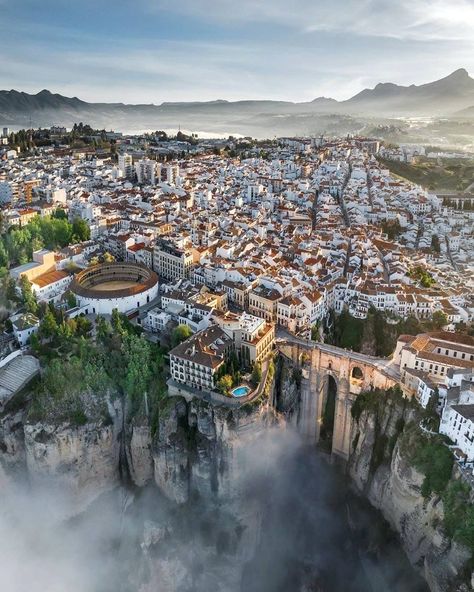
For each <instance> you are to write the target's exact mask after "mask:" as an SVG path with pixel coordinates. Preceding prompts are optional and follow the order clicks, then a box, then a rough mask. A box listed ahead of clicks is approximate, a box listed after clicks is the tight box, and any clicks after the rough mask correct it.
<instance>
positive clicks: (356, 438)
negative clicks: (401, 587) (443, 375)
mask: <svg viewBox="0 0 474 592" xmlns="http://www.w3.org/2000/svg"><path fill="white" fill-rule="evenodd" d="M418 421H419V415H418V412H417V410H416V409H415V408H414V406H413V405H410V404H406V403H400V401H398V402H393V401H388V402H387V403H386V404H385V405H384V407H383V411H382V412H380V408H379V410H377V411H375V410H374V409H368V410H364V411H362V413H361V414H360V416H359V417H358V418H357V420H356V421H354V423H353V428H352V435H351V437H352V451H351V456H350V460H349V464H348V471H349V474H350V476H351V477H352V479H353V481H354V483H355V485H356V487H357V489H358V490H359V491H360V492H362V493H363V494H364V495H365V496H366V497H367V498H368V499H369V501H370V502H371V503H372V505H373V506H375V507H376V508H377V509H379V510H380V511H381V512H382V514H383V515H384V517H385V518H386V520H387V521H388V522H389V523H390V525H391V526H392V527H393V528H394V530H395V531H396V532H398V533H399V535H400V539H401V541H402V544H403V546H404V548H405V551H406V553H407V555H408V558H409V559H410V561H411V562H412V563H413V564H414V565H415V566H417V567H418V568H419V569H420V571H421V572H422V574H423V575H424V577H425V579H426V580H427V582H428V584H429V586H430V589H431V590H432V591H434V592H448V591H449V592H452V591H454V590H467V589H470V588H465V587H464V586H466V580H467V579H468V570H467V569H466V563H467V562H468V560H469V557H470V553H469V552H468V550H467V549H466V548H464V547H462V546H461V545H458V544H456V543H454V542H453V541H451V540H450V539H449V537H447V536H446V534H445V532H444V531H443V527H442V520H443V502H442V500H441V498H440V496H437V495H433V494H432V495H430V496H429V497H427V498H425V497H423V495H422V492H421V486H422V483H423V479H424V476H423V475H422V474H421V473H420V472H418V471H417V470H416V469H415V468H414V467H413V466H412V464H410V462H409V460H408V459H407V457H406V454H404V451H403V446H402V437H401V436H403V432H404V430H405V429H406V427H405V426H407V425H409V424H411V425H413V422H418ZM463 581H464V583H463Z"/></svg>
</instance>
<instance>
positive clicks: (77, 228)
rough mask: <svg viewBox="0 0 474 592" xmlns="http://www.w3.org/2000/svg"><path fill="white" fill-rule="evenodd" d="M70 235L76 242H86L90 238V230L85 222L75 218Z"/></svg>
mask: <svg viewBox="0 0 474 592" xmlns="http://www.w3.org/2000/svg"><path fill="white" fill-rule="evenodd" d="M72 235H73V237H76V238H77V241H78V242H82V241H86V240H89V239H90V237H91V229H90V228H89V225H88V224H87V222H86V221H85V220H82V219H81V218H76V219H75V220H74V222H73V223H72Z"/></svg>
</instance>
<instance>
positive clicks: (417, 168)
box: [379, 157, 474, 191]
mask: <svg viewBox="0 0 474 592" xmlns="http://www.w3.org/2000/svg"><path fill="white" fill-rule="evenodd" d="M379 160H380V162H381V163H382V164H383V165H384V166H386V167H387V168H388V169H389V171H390V172H391V173H393V174H395V175H398V176H399V177H403V178H404V179H408V180H409V181H411V182H412V183H416V184H418V185H422V186H423V187H426V188H427V189H430V190H433V191H436V190H442V189H445V190H448V191H464V190H465V189H467V188H468V187H469V185H471V183H474V159H461V158H459V159H456V158H449V159H448V158H442V159H436V158H422V157H420V158H419V159H418V161H417V162H416V163H414V164H409V163H406V162H399V161H395V160H386V159H382V158H381V159H379Z"/></svg>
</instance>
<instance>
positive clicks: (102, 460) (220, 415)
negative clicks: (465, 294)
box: [0, 354, 470, 592]
mask: <svg viewBox="0 0 474 592" xmlns="http://www.w3.org/2000/svg"><path fill="white" fill-rule="evenodd" d="M305 363H306V361H305V360H302V359H301V356H299V355H297V356H296V357H295V360H293V359H290V357H289V356H287V355H284V354H279V355H278V356H277V358H276V361H275V366H276V371H275V374H274V376H271V377H270V378H269V388H268V389H266V392H265V394H264V395H263V396H262V397H261V398H260V399H259V400H257V401H253V402H251V403H245V404H243V405H242V406H240V407H238V408H233V407H226V406H225V405H215V404H211V403H209V402H206V401H203V400H200V399H199V398H197V397H195V398H193V399H192V400H188V401H187V400H186V399H184V398H182V397H167V398H165V399H164V402H163V404H162V405H161V406H160V412H159V416H158V420H157V422H156V423H153V422H150V421H148V419H147V418H139V417H137V416H133V415H132V414H131V413H130V408H129V407H130V406H129V403H128V402H127V401H126V400H124V399H123V398H121V397H120V396H117V394H116V393H111V392H109V393H108V394H107V396H106V397H105V404H106V405H107V413H105V414H104V408H103V405H104V401H100V404H97V405H96V406H94V405H92V406H88V407H87V408H86V415H87V421H85V422H80V423H81V425H74V424H72V423H71V422H64V421H52V420H47V419H44V418H43V419H42V420H41V421H37V420H36V418H35V417H34V416H32V415H31V414H30V413H29V411H28V406H29V392H28V387H27V389H25V391H23V392H21V393H19V394H18V395H17V396H16V397H15V398H14V399H12V400H11V401H10V402H9V403H8V404H7V405H6V407H5V408H4V409H3V412H2V414H1V420H0V421H1V423H0V451H1V457H0V458H1V468H0V478H1V486H2V490H3V491H4V492H5V496H4V499H5V504H4V511H3V512H2V514H1V518H0V520H1V522H0V535H1V536H0V540H1V541H2V542H1V543H0V552H2V554H3V555H4V557H7V558H10V560H11V561H7V562H6V565H10V568H9V569H8V570H7V573H6V574H2V575H1V576H0V578H2V579H3V582H2V584H3V585H2V588H3V589H8V588H9V583H11V582H12V581H14V578H20V579H21V581H22V584H23V585H24V587H25V588H26V587H27V588H28V589H29V590H40V589H48V590H58V591H59V590H64V582H67V583H68V584H69V585H68V589H70V590H73V592H82V591H83V590H84V591H86V590H100V591H102V590H103V591H108V590H124V591H128V590H140V592H148V591H150V592H151V590H159V591H160V592H167V591H170V592H171V591H174V590H183V591H187V590H189V591H191V590H195V591H200V590H222V591H229V592H232V591H234V590H235V591H237V590H250V591H255V592H260V591H262V592H263V591H267V590H268V591H270V590H272V591H278V590H282V591H283V590H285V591H293V590H294V591H308V592H309V591H321V592H330V591H337V590H341V589H345V590H350V591H354V592H358V591H362V590H364V591H365V590H382V589H383V590H387V591H393V592H399V591H400V592H402V591H403V592H411V591H413V592H418V591H419V592H421V591H425V590H427V589H428V587H427V584H428V586H429V589H431V590H435V591H439V592H441V591H443V592H444V591H445V592H448V591H454V590H456V591H464V590H468V589H469V588H467V587H466V582H467V581H468V575H467V567H466V566H467V565H468V561H469V556H470V554H469V552H468V551H467V549H466V548H465V547H463V546H462V545H460V544H458V543H455V542H453V541H452V540H450V538H449V537H447V536H445V534H444V533H443V529H442V507H441V506H442V502H441V501H440V499H439V496H436V495H431V496H429V497H428V498H426V499H425V498H424V497H423V495H422V493H421V485H422V481H423V475H421V474H420V473H419V472H418V471H417V470H416V469H415V468H414V467H413V466H410V465H409V463H408V462H407V460H406V458H405V456H404V452H403V440H404V433H405V431H406V430H407V428H406V426H410V425H412V424H413V422H415V423H416V421H417V413H418V411H417V409H416V408H415V406H414V405H412V404H410V403H409V402H407V401H406V400H403V398H401V397H399V396H398V395H397V394H396V393H395V394H394V393H392V392H391V391H389V390H387V391H382V390H379V391H373V392H377V393H380V392H388V393H389V394H388V395H387V398H386V400H384V401H383V404H380V405H378V404H373V400H372V399H370V397H368V398H367V397H365V398H364V397H363V396H361V398H360V403H359V404H358V405H356V406H354V405H352V406H353V407H355V412H353V413H350V417H351V422H350V426H349V427H350V429H349V432H348V435H347V437H346V438H345V439H347V440H348V442H349V445H348V448H347V450H348V455H347V461H344V465H345V468H344V470H339V469H338V468H336V466H334V465H333V464H331V463H330V456H329V455H328V454H327V453H324V452H318V451H317V449H316V447H315V446H314V444H309V445H308V441H307V437H306V436H307V434H305V433H303V434H300V433H299V432H300V429H301V427H302V425H304V422H303V421H302V417H303V415H302V414H303V412H304V408H305V407H304V396H305V388H309V392H310V393H311V392H313V394H314V390H313V389H312V387H311V385H310V386H309V387H308V384H307V383H308V378H306V377H305V372H306V369H305ZM309 382H311V378H310V379H309ZM379 386H380V389H382V387H386V388H387V389H389V386H390V385H389V384H386V385H382V384H380V385H379ZM325 388H326V389H327V385H326V387H325ZM368 392H370V391H368ZM347 394H348V393H347ZM89 396H92V398H94V396H95V395H94V394H92V395H90V394H89ZM379 400H380V397H379ZM323 403H324V402H323V401H321V403H320V405H319V407H320V408H321V409H322V408H323V406H324V404H323ZM369 403H370V404H369ZM337 406H338V403H336V416H337ZM98 410H100V412H98ZM322 415H324V414H320V415H319V419H320V420H322V419H323V418H322ZM325 419H327V417H326V418H325ZM327 427H328V426H326V428H327ZM336 432H337V428H335V433H336ZM381 436H382V437H381ZM335 437H336V441H337V436H335ZM381 441H382V442H383V443H384V444H383V446H382V449H383V450H382V452H381V451H380V448H381V446H380V442H381ZM334 458H336V457H335V456H334V455H333V459H334ZM360 494H362V495H360ZM366 499H367V500H368V501H369V502H370V504H371V505H372V506H374V507H375V508H377V509H378V510H380V512H381V514H380V513H378V512H376V511H375V510H374V509H373V508H372V507H370V505H369V504H368V503H367V502H366V501H365V500H366ZM382 515H383V516H384V517H385V519H386V520H387V521H388V524H389V525H390V527H391V528H390V527H389V526H388V525H387V522H385V520H384V519H383V518H382ZM395 533H397V534H398V536H399V537H400V538H399V539H398V538H397V535H396V534H395ZM399 540H400V542H401V544H402V546H403V548H404V549H405V551H406V553H407V556H408V558H409V559H410V561H411V563H412V564H413V565H414V567H413V568H412V567H411V566H410V565H409V563H408V560H407V558H406V556H405V554H404V553H403V551H402V550H401V547H400V544H399V542H398V541H399ZM59 574H60V575H59ZM421 576H423V577H424V578H425V580H426V582H427V584H426V583H425V581H424V580H423V579H422V577H421ZM469 577H470V574H469ZM9 578H10V580H9ZM17 581H18V580H17Z"/></svg>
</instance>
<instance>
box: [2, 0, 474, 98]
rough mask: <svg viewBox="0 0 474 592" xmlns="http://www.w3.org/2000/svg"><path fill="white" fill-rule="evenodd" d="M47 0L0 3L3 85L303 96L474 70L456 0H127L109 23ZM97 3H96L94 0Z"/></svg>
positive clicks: (100, 94)
mask: <svg viewBox="0 0 474 592" xmlns="http://www.w3.org/2000/svg"><path fill="white" fill-rule="evenodd" d="M0 1H1V0H0ZM84 2H85V8H84V10H85V11H86V12H87V11H88V10H89V9H90V0H84ZM46 4H47V8H46V9H45V12H44V14H43V12H42V13H41V16H40V17H39V18H38V19H36V20H35V22H33V21H32V18H33V17H32V14H31V13H30V12H29V13H28V14H29V15H30V20H28V18H16V19H15V18H14V17H13V16H12V15H11V14H10V15H9V16H8V15H7V17H6V22H5V27H4V31H5V32H4V45H5V50H4V59H3V60H2V61H1V63H0V79H1V80H2V86H3V88H18V89H20V90H25V91H28V92H37V91H38V90H40V89H42V88H45V87H46V88H49V89H51V90H54V91H56V92H61V93H63V94H67V95H76V96H79V97H80V98H83V99H84V100H89V101H112V102H134V103H137V102H138V103H150V102H154V103H160V102H162V101H186V100H213V99H217V98H223V99H229V100H238V99H283V100H292V101H305V100H312V99H313V98H315V97H317V96H320V95H325V96H331V97H334V98H336V99H346V98H349V97H350V96H352V95H353V94H355V93H357V92H359V91H360V90H362V89H363V88H364V87H367V86H374V85H375V84H377V83H378V82H387V81H392V82H396V83H398V84H412V83H414V84H419V83H421V82H429V81H431V80H435V79H437V78H440V77H442V76H445V75H447V74H449V73H450V72H451V71H453V70H455V69H457V68H459V67H466V68H467V69H471V71H473V70H474V50H473V49H474V48H473V43H474V41H473V39H471V38H468V34H467V31H468V29H470V28H471V27H470V23H472V22H473V18H472V11H473V10H474V7H473V4H472V2H467V1H466V0H453V1H452V2H451V3H450V6H449V8H447V7H446V3H445V2H440V1H439V0H434V1H433V0H430V1H429V0H413V1H412V2H408V0H400V2H397V3H392V2H390V3H388V2H387V1H386V0H377V1H375V0H359V1H358V2H355V1H354V0H344V2H342V0H331V1H329V0H318V1H316V0H311V1H309V0H294V2H293V4H292V6H291V7H290V5H289V4H288V3H287V2H286V1H285V2H284V1H283V0H272V1H271V2H270V1H263V0H241V1H240V2H239V5H238V10H237V9H236V7H235V2H231V0H199V1H197V0H181V1H180V2H175V1H174V0H173V2H172V1H171V0H153V1H152V0H137V2H136V3H135V4H134V5H133V7H131V5H129V4H126V3H124V2H118V3H117V4H115V5H114V7H113V10H112V12H109V14H108V18H109V19H111V20H113V26H112V25H111V26H110V30H108V29H103V28H102V27H97V26H96V25H94V23H95V21H94V20H91V22H90V23H89V22H87V24H84V22H83V21H81V20H80V19H79V18H77V19H73V18H72V15H71V14H69V12H68V11H69V8H68V7H63V9H62V10H63V12H61V6H60V5H59V4H58V3H57V2H56V1H53V0H46ZM453 4H454V8H453ZM53 5H54V6H53ZM107 5H109V3H108V2H106V1H105V0H103V2H101V3H99V8H100V9H101V11H102V12H104V10H105V8H106V6H107ZM109 6H110V5H109ZM53 7H54V8H55V11H54V15H55V14H56V13H58V14H59V17H60V18H59V17H58V19H56V20H54V19H53V18H52V17H51V18H49V17H50V16H51V15H52V14H53V10H52V9H53ZM71 10H72V9H71ZM50 13H51V14H50ZM101 17H102V18H105V16H104V14H102V13H101ZM135 17H136V18H135ZM143 19H145V20H146V21H147V23H148V26H147V27H145V28H144V30H143V31H141V29H140V27H139V26H138V25H137V24H136V23H137V22H140V23H141V22H142V21H143ZM127 22H130V23H131V26H130V28H129V29H130V30H128V29H127V27H126V23H127ZM140 26H141V25H140ZM124 29H125V32H124ZM118 31H120V33H119V32H118ZM469 33H470V31H469ZM18 34H20V36H21V38H22V43H21V44H18V43H17V36H18ZM453 39H459V40H453ZM71 72H72V73H73V74H74V75H73V76H71ZM420 73H422V74H420Z"/></svg>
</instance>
